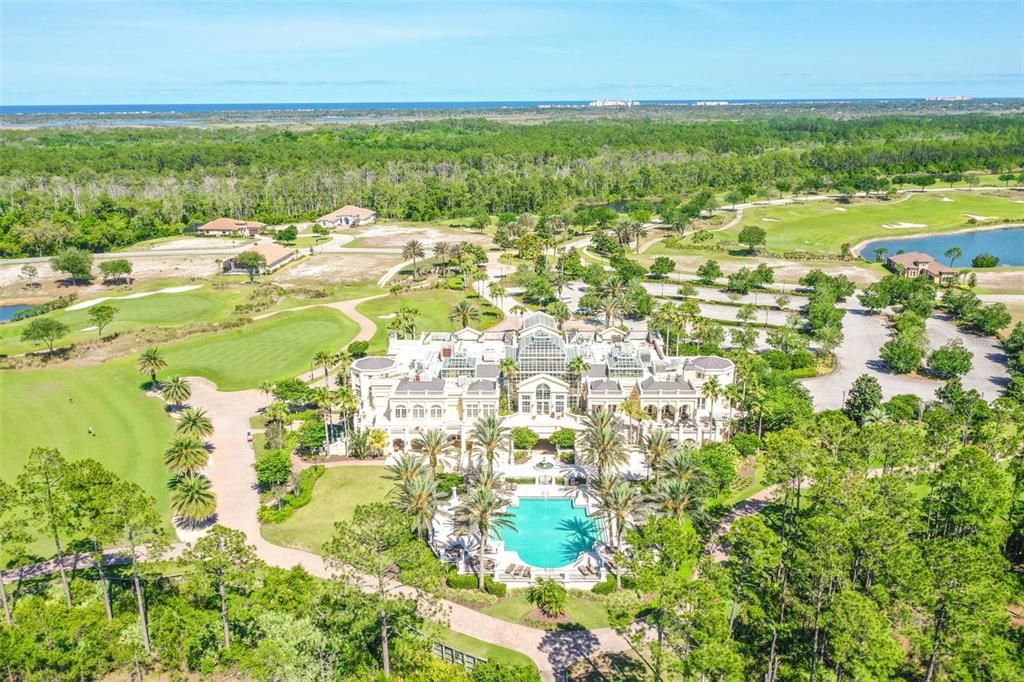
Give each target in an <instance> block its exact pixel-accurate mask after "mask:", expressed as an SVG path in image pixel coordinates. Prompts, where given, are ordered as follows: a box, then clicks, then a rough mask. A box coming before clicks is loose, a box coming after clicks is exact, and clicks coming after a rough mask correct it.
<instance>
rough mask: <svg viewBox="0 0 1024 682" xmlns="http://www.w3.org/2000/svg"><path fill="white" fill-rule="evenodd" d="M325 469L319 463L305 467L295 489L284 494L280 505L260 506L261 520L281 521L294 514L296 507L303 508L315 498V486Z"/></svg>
mask: <svg viewBox="0 0 1024 682" xmlns="http://www.w3.org/2000/svg"><path fill="white" fill-rule="evenodd" d="M324 471H326V469H325V468H324V467H323V466H321V465H319V464H317V465H315V466H311V467H309V468H308V469H304V470H303V471H302V473H301V474H299V482H298V485H297V486H296V488H295V490H294V491H293V492H291V493H289V494H287V495H285V496H284V498H283V499H282V500H281V503H280V506H278V507H261V508H260V510H259V512H257V514H256V515H257V517H258V518H259V520H260V522H261V523H281V522H282V521H284V520H285V519H287V518H288V517H290V516H291V515H292V514H294V513H295V510H296V509H301V508H302V507H305V506H306V505H307V504H309V502H310V500H312V499H313V486H314V485H315V484H316V481H317V479H318V478H320V477H321V476H323V475H324Z"/></svg>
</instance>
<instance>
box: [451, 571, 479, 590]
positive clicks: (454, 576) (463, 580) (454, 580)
mask: <svg viewBox="0 0 1024 682" xmlns="http://www.w3.org/2000/svg"><path fill="white" fill-rule="evenodd" d="M447 582H448V587H450V588H452V589H453V590H475V589H476V583H477V580H476V576H475V575H472V574H469V573H467V574H466V575H460V574H458V573H449V574H448V580H447Z"/></svg>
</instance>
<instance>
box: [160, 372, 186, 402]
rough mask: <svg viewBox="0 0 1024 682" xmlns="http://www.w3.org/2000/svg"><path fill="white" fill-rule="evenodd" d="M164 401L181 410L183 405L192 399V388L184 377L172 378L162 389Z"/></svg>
mask: <svg viewBox="0 0 1024 682" xmlns="http://www.w3.org/2000/svg"><path fill="white" fill-rule="evenodd" d="M161 393H163V396H164V400H166V401H168V402H170V403H173V404H174V406H175V407H176V408H178V409H179V410H180V409H181V406H182V404H184V402H185V401H186V400H188V399H189V398H191V397H192V386H191V384H189V383H188V379H185V378H184V377H171V378H170V379H169V380H168V381H167V382H166V383H165V384H164V385H163V387H162V388H161Z"/></svg>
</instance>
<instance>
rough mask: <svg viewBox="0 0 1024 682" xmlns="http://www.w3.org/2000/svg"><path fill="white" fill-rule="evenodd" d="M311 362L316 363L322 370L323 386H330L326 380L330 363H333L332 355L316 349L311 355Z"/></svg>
mask: <svg viewBox="0 0 1024 682" xmlns="http://www.w3.org/2000/svg"><path fill="white" fill-rule="evenodd" d="M313 364H314V365H318V366H319V367H320V368H322V369H323V370H324V386H328V387H329V386H330V383H328V381H327V375H328V373H329V372H330V369H331V365H333V364H334V355H333V354H332V353H328V352H327V351H325V350H321V351H317V353H316V355H314V356H313Z"/></svg>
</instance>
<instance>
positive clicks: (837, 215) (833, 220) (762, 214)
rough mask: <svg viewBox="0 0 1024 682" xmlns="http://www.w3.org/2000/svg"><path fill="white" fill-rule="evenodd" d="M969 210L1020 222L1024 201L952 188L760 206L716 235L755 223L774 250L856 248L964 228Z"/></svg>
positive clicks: (733, 234)
mask: <svg viewBox="0 0 1024 682" xmlns="http://www.w3.org/2000/svg"><path fill="white" fill-rule="evenodd" d="M943 198H945V199H948V201H944V200H943ZM840 209H841V210H840ZM968 214H971V215H979V216H988V217H994V218H1000V219H1006V220H1008V221H1017V222H1024V204H1016V203H1013V202H1012V201H1011V200H1009V199H1005V198H1003V197H998V196H993V195H991V194H980V193H976V192H975V193H971V192H956V191H950V192H948V193H941V194H940V193H938V192H934V193H928V194H914V195H912V196H911V197H910V198H909V199H906V200H904V201H898V200H893V201H888V202H871V203H854V204H847V205H843V204H838V203H836V202H833V201H814V202H806V203H800V204H789V205H786V206H758V207H755V208H750V209H747V210H746V211H744V212H743V220H741V221H740V224H739V225H736V226H735V227H732V228H730V229H729V230H726V231H725V232H719V233H716V234H715V236H716V237H722V236H725V237H726V238H729V239H733V240H735V239H736V237H737V236H738V235H739V233H740V230H741V229H743V227H745V226H747V225H756V226H757V227H760V228H762V229H764V231H765V233H766V234H767V245H768V248H769V249H771V250H773V251H808V252H811V253H839V250H840V247H841V246H842V244H844V243H848V244H850V245H851V246H855V245H857V244H858V243H860V242H862V241H864V240H866V239H874V238H879V237H906V236H909V235H915V234H928V233H932V232H947V231H950V230H955V229H962V228H964V227H968V225H967V221H968V219H969V215H968ZM886 225H890V226H894V225H913V226H914V227H902V228H898V227H886ZM687 243H689V242H687ZM737 246H739V245H737Z"/></svg>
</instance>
